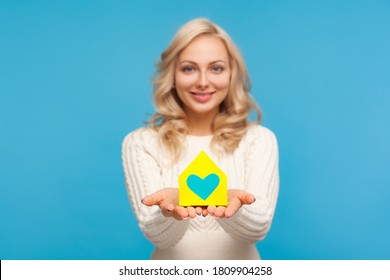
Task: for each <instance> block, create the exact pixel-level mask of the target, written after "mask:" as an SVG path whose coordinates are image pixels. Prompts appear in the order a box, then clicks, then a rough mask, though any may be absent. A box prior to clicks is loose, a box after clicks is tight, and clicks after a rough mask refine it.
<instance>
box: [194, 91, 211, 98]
mask: <svg viewBox="0 0 390 280" xmlns="http://www.w3.org/2000/svg"><path fill="white" fill-rule="evenodd" d="M214 93H215V92H191V94H192V95H195V96H199V97H204V96H208V95H212V94H214Z"/></svg>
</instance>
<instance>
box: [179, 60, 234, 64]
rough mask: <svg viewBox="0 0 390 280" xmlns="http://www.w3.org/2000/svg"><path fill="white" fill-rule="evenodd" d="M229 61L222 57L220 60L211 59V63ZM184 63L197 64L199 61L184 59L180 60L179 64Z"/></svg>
mask: <svg viewBox="0 0 390 280" xmlns="http://www.w3.org/2000/svg"><path fill="white" fill-rule="evenodd" d="M221 62H222V63H225V64H226V63H227V62H226V61H225V60H222V59H219V60H214V61H211V62H210V63H209V64H215V63H221ZM182 63H190V64H195V65H197V64H198V63H196V62H195V61H192V60H183V61H180V62H179V64H182Z"/></svg>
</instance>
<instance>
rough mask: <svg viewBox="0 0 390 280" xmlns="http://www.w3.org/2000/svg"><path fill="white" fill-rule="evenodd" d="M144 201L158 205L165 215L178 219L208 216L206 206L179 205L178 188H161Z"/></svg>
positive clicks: (151, 204) (147, 203)
mask: <svg viewBox="0 0 390 280" xmlns="http://www.w3.org/2000/svg"><path fill="white" fill-rule="evenodd" d="M142 203H143V204H144V205H146V206H154V205H157V206H158V207H160V209H161V213H162V214H163V215H164V216H165V217H173V218H175V219H176V220H178V221H181V220H183V219H185V218H191V219H193V218H195V217H196V215H201V214H202V215H203V216H207V215H208V212H207V209H206V208H202V207H195V208H194V207H183V206H179V190H178V189H176V188H165V189H161V190H159V191H157V192H155V193H153V194H151V195H148V196H145V197H144V198H143V199H142Z"/></svg>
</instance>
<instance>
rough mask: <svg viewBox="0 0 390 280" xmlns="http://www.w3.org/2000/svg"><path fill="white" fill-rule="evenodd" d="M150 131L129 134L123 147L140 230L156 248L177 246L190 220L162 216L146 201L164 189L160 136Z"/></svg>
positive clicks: (131, 198) (127, 183) (130, 195)
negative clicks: (160, 162) (148, 197)
mask: <svg viewBox="0 0 390 280" xmlns="http://www.w3.org/2000/svg"><path fill="white" fill-rule="evenodd" d="M153 133H154V132H153V131H151V130H150V129H145V128H142V129H138V130H136V131H134V132H132V133H130V134H129V135H127V136H126V137H125V139H124V141H123V144H122V162H123V169H124V173H125V179H126V189H127V193H128V196H129V200H130V203H131V206H132V209H133V211H134V214H135V216H136V218H137V220H138V223H139V227H140V228H141V230H142V232H143V233H144V234H145V236H146V238H148V239H149V240H150V241H151V242H152V243H153V244H154V245H155V246H156V247H158V248H167V247H170V246H173V245H175V244H176V243H177V242H178V241H179V240H180V239H181V238H182V237H183V235H184V233H185V231H186V229H187V227H188V221H187V220H184V221H177V220H175V219H173V218H166V217H164V216H163V215H162V213H161V211H160V208H159V207H157V206H153V207H147V206H145V205H143V204H142V203H141V200H142V198H144V197H145V196H146V195H149V194H152V193H154V192H156V191H157V190H159V189H162V188H164V187H170V186H164V184H163V182H162V178H161V168H160V166H159V160H158V159H159V156H161V150H159V146H158V144H157V143H158V142H157V140H156V135H155V134H153Z"/></svg>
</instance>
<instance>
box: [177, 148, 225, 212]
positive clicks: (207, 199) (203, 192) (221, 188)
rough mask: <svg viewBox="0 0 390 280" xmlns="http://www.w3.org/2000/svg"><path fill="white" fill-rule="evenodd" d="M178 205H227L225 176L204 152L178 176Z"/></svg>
mask: <svg viewBox="0 0 390 280" xmlns="http://www.w3.org/2000/svg"><path fill="white" fill-rule="evenodd" d="M179 205H180V206H208V205H216V206H226V205H227V176H226V174H225V173H223V172H222V170H221V169H219V167H218V166H217V165H216V164H215V163H214V162H213V161H212V160H211V159H210V158H209V156H208V155H207V154H206V153H205V152H204V151H201V152H200V153H199V155H198V156H197V157H196V158H195V159H194V160H193V161H192V162H191V163H190V164H189V165H188V166H187V168H186V169H185V170H184V171H183V173H181V174H180V175H179Z"/></svg>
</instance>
